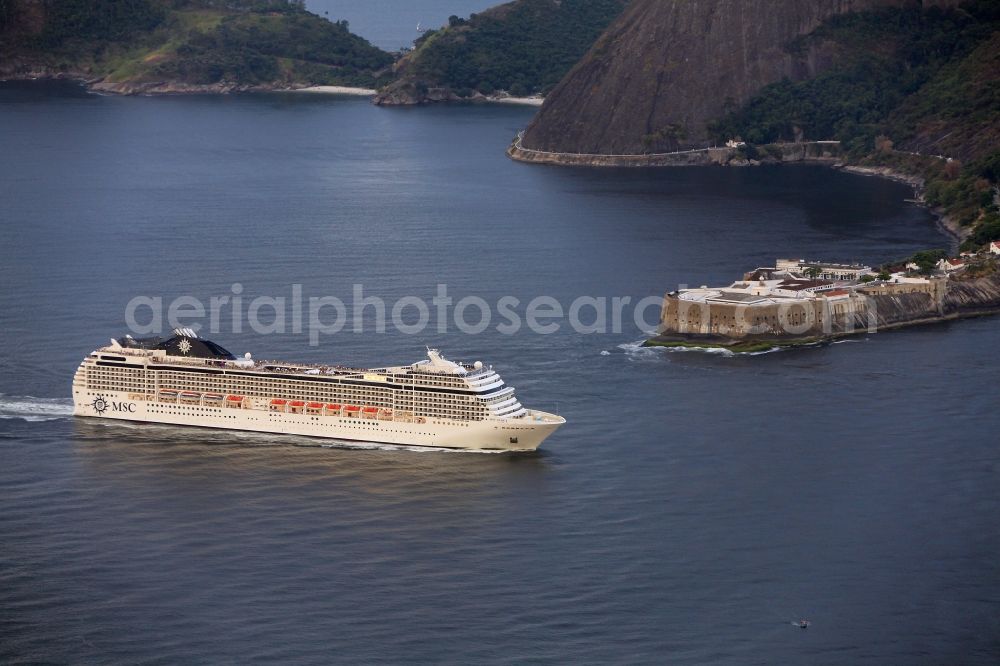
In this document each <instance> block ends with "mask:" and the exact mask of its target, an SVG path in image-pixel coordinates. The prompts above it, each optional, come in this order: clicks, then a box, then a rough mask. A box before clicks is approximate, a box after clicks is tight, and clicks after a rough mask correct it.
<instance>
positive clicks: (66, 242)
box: [0, 83, 1000, 665]
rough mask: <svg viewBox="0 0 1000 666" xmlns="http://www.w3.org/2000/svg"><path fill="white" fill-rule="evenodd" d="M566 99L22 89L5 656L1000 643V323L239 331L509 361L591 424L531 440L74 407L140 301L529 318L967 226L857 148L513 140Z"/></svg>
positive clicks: (8, 178) (991, 651) (2, 499)
mask: <svg viewBox="0 0 1000 666" xmlns="http://www.w3.org/2000/svg"><path fill="white" fill-rule="evenodd" d="M531 113H532V110H531V109H524V108H512V107H505V106H485V105H484V106H438V107H429V108H422V109H385V108H376V107H373V106H371V105H370V104H369V103H368V102H367V101H365V100H363V99H357V98H348V97H327V96H314V95H297V94H294V93H289V94H260V95H233V96H214V97H213V96H192V97H167V98H148V97H103V96H95V95H88V94H86V93H84V92H82V91H81V90H79V89H78V88H76V87H75V86H72V85H69V84H41V83H35V84H26V83H20V84H4V85H3V86H2V87H0V285H2V289H0V324H2V326H0V417H2V418H0V661H2V662H4V663H29V662H30V663H38V662H44V663H122V664H137V663H211V664H218V663H248V662H266V661H280V662H283V663H350V664H358V663H397V662H407V663H428V662H434V663H457V664H469V663H580V664H582V663H630V664H662V663H670V664H704V663H717V664H845V663H852V664H858V663H860V664H879V665H882V664H995V663H997V661H998V659H1000V559H998V557H997V553H998V552H1000V530H998V525H1000V522H998V516H1000V452H998V444H997V441H998V437H997V433H998V432H1000V410H998V405H997V401H998V392H997V376H998V370H1000V359H998V356H997V350H998V349H1000V319H997V318H984V319H977V320H968V321H963V322H955V323H950V324H942V325H935V326H927V327H923V328H914V329H911V330H904V331H898V332H892V333H880V334H875V335H869V336H865V337H861V338H858V339H856V340H853V341H850V342H844V343H840V344H834V345H825V346H818V347H814V348H807V349H797V350H793V351H783V352H777V353H768V354H762V355H755V356H747V355H739V356H730V355H719V354H706V353H701V352H667V351H655V350H643V349H641V348H639V347H638V344H637V343H638V342H639V341H640V340H642V338H643V330H642V326H641V325H636V323H635V322H634V321H633V320H632V318H631V316H630V315H629V316H626V318H625V321H624V322H623V325H622V329H621V331H620V332H618V333H614V332H609V333H594V334H583V333H580V332H577V331H575V330H573V329H572V327H571V326H570V325H569V324H568V323H567V322H566V321H564V320H558V319H557V320H555V321H557V322H559V321H561V326H560V327H559V329H558V330H557V331H556V332H554V333H551V334H547V335H543V334H539V333H535V332H532V331H531V330H528V329H527V328H523V329H522V330H521V331H519V332H517V333H514V334H504V333H501V332H500V331H498V330H496V326H495V325H491V326H490V327H489V328H487V330H485V331H483V332H481V333H479V334H477V335H471V334H466V333H462V332H461V331H459V330H457V329H456V327H455V326H454V325H450V324H449V325H447V326H446V327H445V331H444V332H439V331H437V330H436V329H433V330H428V331H424V332H422V333H419V334H413V335H408V334H404V333H403V332H400V331H399V330H397V328H396V327H393V326H388V327H387V330H386V332H385V333H378V332H376V331H375V330H372V328H371V326H369V324H371V322H369V321H367V320H366V321H363V322H362V323H363V324H365V329H366V330H365V331H364V332H362V333H354V332H353V330H352V329H351V327H348V328H347V329H346V330H344V331H343V332H341V333H338V334H333V335H323V336H321V338H320V340H319V344H318V345H317V346H311V345H310V344H309V337H308V332H307V331H306V330H302V331H301V332H298V331H294V330H293V328H292V327H291V326H289V327H288V328H286V331H285V332H284V333H274V334H270V335H265V334H258V333H254V332H253V331H251V330H249V328H247V327H244V329H243V330H242V332H235V331H234V330H233V329H232V327H231V326H229V325H228V320H227V318H226V317H225V316H224V317H223V324H225V325H222V326H221V330H220V331H219V333H218V334H215V335H211V336H209V337H212V338H213V339H215V340H216V341H217V342H219V343H221V344H222V345H223V346H225V347H227V348H230V349H231V350H232V351H234V352H236V353H240V354H242V353H243V352H245V351H251V352H253V353H254V355H255V356H256V357H258V358H284V359H291V360H303V361H320V360H324V361H328V362H334V363H344V364H351V365H353V364H360V365H384V364H395V363H408V362H412V361H415V360H418V359H419V358H421V356H422V354H423V351H424V345H425V344H427V345H435V346H440V347H441V348H442V349H443V350H444V352H445V353H446V354H447V355H449V356H450V357H452V358H457V359H462V360H466V361H471V360H475V359H483V360H484V361H486V362H488V363H492V364H494V365H495V366H496V368H497V369H498V370H499V371H500V372H501V373H502V375H503V376H504V378H505V379H506V380H507V381H508V382H509V383H510V384H512V385H514V386H516V387H517V388H518V394H519V397H520V399H521V400H522V402H524V403H525V404H526V405H528V406H530V407H537V408H540V409H550V410H554V411H558V412H559V413H561V414H562V415H564V416H565V417H566V418H567V420H568V423H567V425H566V426H564V427H563V428H562V429H561V430H560V431H558V432H557V433H556V434H555V435H554V436H553V437H551V438H550V439H549V440H548V441H547V442H546V443H545V445H544V446H543V448H542V450H541V451H540V452H539V453H537V454H534V455H496V454H478V453H445V452H436V451H416V450H407V449H387V448H386V447H377V446H367V445H354V446H343V445H339V444H336V443H333V444H330V443H328V444H327V445H326V446H320V444H322V443H323V442H320V441H317V440H305V439H296V438H281V437H272V436H262V435H250V434H229V433H224V432H212V431H203V430H195V429H183V428H174V427H165V426H138V425H115V424H112V423H108V422H102V421H99V420H96V419H74V418H72V417H71V416H69V412H70V403H69V392H70V381H71V377H72V374H73V372H74V370H75V368H76V366H77V365H78V363H79V362H80V360H81V359H82V358H83V357H84V356H85V355H86V354H87V353H89V352H90V351H92V350H93V349H94V348H95V347H97V346H99V345H101V344H103V343H105V342H106V341H107V339H108V338H109V337H111V336H120V335H122V334H124V333H126V332H128V329H127V328H126V321H125V310H126V306H127V304H128V303H129V301H130V299H133V298H135V297H137V296H145V297H149V298H154V297H160V298H162V299H163V302H164V303H167V302H169V301H171V299H174V298H176V297H179V296H190V297H192V298H196V299H199V300H201V301H204V302H206V303H207V302H208V299H210V298H211V297H212V296H219V295H227V294H229V295H231V294H233V291H234V287H233V285H234V284H236V283H239V284H240V285H241V287H242V295H243V296H244V298H245V300H247V301H249V299H250V298H254V297H256V296H261V295H265V296H272V297H280V296H286V297H288V298H289V299H291V294H292V289H293V285H295V284H298V285H301V289H302V292H303V294H304V295H305V297H307V298H308V297H310V296H324V295H333V296H336V297H340V298H342V299H344V300H345V301H346V302H348V303H350V302H351V297H352V292H353V289H354V285H355V284H359V285H362V287H363V290H364V291H363V293H364V295H365V296H369V295H372V296H378V297H380V298H383V299H385V300H386V302H387V303H389V304H392V303H395V302H397V301H398V300H399V299H401V298H404V297H407V296H411V297H417V298H421V299H430V298H431V297H433V296H434V294H435V292H436V289H437V288H438V287H437V286H438V285H439V284H444V285H447V289H448V293H449V295H451V296H452V297H453V298H454V299H455V300H456V301H457V300H458V299H461V298H463V297H466V296H478V297H480V298H482V299H483V300H484V301H486V302H487V303H489V304H493V303H496V302H497V301H498V299H500V298H501V297H503V296H514V297H516V298H518V299H519V301H520V302H521V304H522V310H523V305H524V304H525V303H527V302H528V301H530V300H531V299H533V298H535V297H538V296H551V297H552V298H553V299H555V300H556V301H557V302H558V303H560V304H563V305H568V304H569V303H571V302H572V301H573V300H574V299H576V298H578V297H581V296H590V297H593V298H601V297H606V298H608V299H610V298H613V297H629V298H631V299H633V302H637V301H639V300H640V299H642V298H644V297H647V296H659V295H662V293H663V292H665V291H667V290H670V289H674V288H676V287H677V286H678V285H679V284H691V285H695V284H706V283H718V282H725V281H729V280H731V279H734V278H736V277H738V276H739V274H741V273H742V271H743V270H745V269H748V268H752V267H754V266H756V265H764V264H767V263H770V262H773V260H774V258H775V257H776V256H784V255H788V256H803V257H819V258H826V259H830V260H860V261H868V262H879V261H881V260H883V259H886V258H897V257H903V256H906V255H908V254H909V253H912V252H913V251H915V250H917V249H921V248H926V247H935V246H939V247H940V246H946V245H947V239H946V238H944V237H943V236H941V235H940V233H939V232H938V231H937V229H936V228H935V225H934V222H933V220H932V219H931V217H930V216H929V215H928V213H927V212H926V211H924V210H922V209H921V208H919V207H916V206H914V205H912V204H908V203H906V202H905V201H904V199H906V198H907V197H909V196H911V192H910V191H909V190H908V189H907V188H905V187H903V186H901V185H898V184H895V183H891V182H887V181H883V180H879V179H872V178H863V177H858V176H852V175H848V174H843V173H839V172H836V171H834V170H830V169H826V168H821V167H804V166H800V167H777V168H757V169H721V168H703V169H679V170H585V169H584V170H576V169H561V168H550V167H538V166H533V165H524V164H519V163H515V162H512V161H509V160H508V159H506V158H505V157H504V154H503V151H504V149H505V147H506V146H507V144H508V142H509V141H510V139H511V137H512V136H513V135H514V134H515V132H516V131H517V130H518V129H520V128H522V127H523V126H524V125H525V124H526V123H527V121H528V120H529V118H530V116H531ZM372 310H374V308H372ZM626 312H628V310H626ZM654 315H655V311H651V312H650V318H655V317H654ZM582 318H583V319H585V320H588V321H589V320H590V317H586V316H583V317H582ZM368 319H371V317H368ZM468 319H470V320H473V321H474V320H475V319H476V318H475V316H469V317H468ZM446 323H447V322H446ZM799 619H808V620H810V621H811V623H812V624H811V626H810V627H809V628H808V629H806V630H802V629H799V628H796V627H795V626H793V625H792V622H793V621H796V620H799Z"/></svg>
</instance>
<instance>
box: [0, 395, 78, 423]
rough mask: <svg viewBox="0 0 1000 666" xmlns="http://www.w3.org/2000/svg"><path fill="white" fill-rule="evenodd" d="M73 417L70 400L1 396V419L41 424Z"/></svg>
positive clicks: (29, 396)
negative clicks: (41, 422)
mask: <svg viewBox="0 0 1000 666" xmlns="http://www.w3.org/2000/svg"><path fill="white" fill-rule="evenodd" d="M72 415H73V401H72V400H70V399H69V398H37V397H35V396H31V395H24V396H18V395H3V394H0V419H21V420H22V421H30V422H40V421H55V420H58V419H65V418H67V417H70V416H72Z"/></svg>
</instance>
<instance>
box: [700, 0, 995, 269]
mask: <svg viewBox="0 0 1000 666" xmlns="http://www.w3.org/2000/svg"><path fill="white" fill-rule="evenodd" d="M787 49H788V50H789V51H790V52H791V53H793V54H797V55H800V56H802V57H805V56H806V55H807V54H809V53H813V52H819V51H821V50H822V51H823V52H826V53H830V52H831V50H832V52H833V53H835V54H836V55H837V58H836V61H837V63H838V64H836V65H835V66H834V67H832V68H830V69H828V70H826V71H824V72H822V73H820V74H819V75H818V76H816V77H814V78H812V79H807V80H804V81H798V82H794V81H791V80H787V79H786V80H784V81H780V82H778V83H775V84H772V85H770V86H767V87H765V88H764V89H763V90H762V91H761V92H760V94H758V95H757V96H755V97H754V98H753V99H751V100H750V101H749V102H748V103H747V104H746V105H744V106H743V107H742V108H738V109H733V108H731V110H730V112H729V113H728V114H727V115H726V116H725V117H723V118H722V119H720V120H719V121H717V122H715V123H713V124H712V125H711V126H710V128H709V129H710V132H711V133H712V134H713V135H714V138H715V139H716V140H717V141H720V142H721V141H724V140H726V139H728V138H732V137H737V136H739V137H742V138H743V139H744V140H746V141H747V142H749V143H751V144H761V143H771V142H778V141H794V140H802V139H806V140H823V139H837V140H840V141H841V142H842V143H843V146H844V148H845V150H846V151H847V154H848V156H849V158H850V159H851V161H853V162H855V163H858V164H862V165H868V166H885V167H889V168H891V169H894V170H896V171H900V172H903V173H908V174H913V175H918V176H920V177H921V178H922V179H923V180H924V182H925V184H926V191H925V198H926V201H927V203H928V204H930V205H931V206H934V207H938V208H940V209H941V210H942V211H943V212H944V213H945V214H946V215H947V216H948V217H949V218H951V219H953V220H955V221H956V222H958V223H959V224H960V225H962V226H964V227H967V228H968V229H969V234H970V235H969V238H968V240H967V241H966V242H965V244H964V246H963V248H964V249H972V248H974V247H979V246H981V245H983V244H984V243H986V242H988V241H990V240H994V239H997V238H1000V213H998V211H997V207H996V205H995V196H996V191H997V185H998V183H1000V149H998V146H1000V3H997V2H995V1H991V0H975V1H973V2H967V3H965V4H963V5H962V6H961V7H960V8H957V9H952V10H942V9H940V8H937V7H934V8H931V9H928V10H926V11H923V10H921V9H920V8H919V7H918V6H912V7H909V8H906V9H886V10H881V11H873V12H864V13H850V14H844V15H840V16H837V17H834V18H832V19H830V20H828V21H826V22H825V23H824V24H823V25H821V26H820V27H819V28H818V29H817V30H816V31H814V32H813V33H812V34H810V35H807V36H805V37H802V38H800V39H797V40H795V42H793V43H792V44H790V45H788V46H787ZM942 155H943V156H946V157H947V158H951V159H946V158H944V157H940V156H942Z"/></svg>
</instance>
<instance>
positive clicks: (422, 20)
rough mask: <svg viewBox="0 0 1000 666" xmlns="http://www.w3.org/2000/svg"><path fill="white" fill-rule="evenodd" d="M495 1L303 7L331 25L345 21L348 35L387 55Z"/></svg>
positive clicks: (354, 1) (333, 2) (360, 0)
mask: <svg viewBox="0 0 1000 666" xmlns="http://www.w3.org/2000/svg"><path fill="white" fill-rule="evenodd" d="M497 4H498V2H497V0H418V1H416V2H414V0H306V7H307V8H308V9H309V11H311V12H313V13H314V14H319V15H320V16H323V17H325V18H328V19H330V20H331V21H347V22H348V23H349V24H350V27H351V32H353V33H355V34H358V35H361V36H362V37H364V38H365V39H367V40H368V41H369V42H371V43H372V44H374V45H375V46H378V47H379V48H382V49H385V50H387V51H398V50H399V49H400V48H402V47H409V46H413V40H415V39H416V38H417V37H419V36H420V33H419V32H418V31H417V26H418V25H419V26H420V27H421V29H424V30H427V29H431V30H433V29H436V28H439V27H441V26H443V25H447V24H448V17H449V16H453V15H454V16H460V17H462V18H468V17H469V14H470V13H474V12H481V11H483V10H484V9H487V8H489V7H493V6H495V5H497Z"/></svg>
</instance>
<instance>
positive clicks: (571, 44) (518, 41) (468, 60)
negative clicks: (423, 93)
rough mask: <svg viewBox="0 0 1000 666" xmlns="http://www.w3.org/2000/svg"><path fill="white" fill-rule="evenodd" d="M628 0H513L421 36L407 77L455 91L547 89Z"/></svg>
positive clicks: (406, 70)
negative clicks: (513, 0)
mask: <svg viewBox="0 0 1000 666" xmlns="http://www.w3.org/2000/svg"><path fill="white" fill-rule="evenodd" d="M625 4H626V1H625V0H561V1H556V0H516V1H515V2H510V3H508V4H505V5H500V6H499V7H495V8H493V9H490V10H488V11H486V12H483V13H482V14H473V15H472V16H470V17H469V19H468V20H465V19H460V18H458V17H456V16H453V17H451V19H450V21H449V25H448V26H447V27H444V28H442V29H440V30H437V31H432V32H427V33H425V34H424V35H423V36H422V37H421V39H419V40H418V41H417V43H416V44H415V49H414V51H413V52H412V53H411V54H409V55H408V56H407V57H406V58H405V59H404V61H403V62H402V70H403V71H404V74H405V77H406V78H407V79H410V80H412V81H415V82H419V84H422V85H424V86H431V87H445V88H450V89H451V90H453V91H455V92H456V93H458V94H459V95H460V96H469V95H471V94H472V92H473V91H474V90H478V91H479V92H481V93H483V94H489V93H492V92H494V91H495V90H506V91H508V92H510V93H511V94H513V95H527V94H531V93H544V92H547V91H548V90H549V89H551V88H552V87H553V86H555V84H556V83H558V82H559V80H560V79H561V78H562V77H563V76H564V75H565V74H566V72H568V71H569V70H570V68H571V67H572V66H573V65H574V64H576V62H577V61H578V60H579V59H580V58H581V57H582V56H583V55H584V54H585V53H586V52H587V50H588V49H589V48H590V47H591V45H592V44H593V43H594V42H595V41H596V40H597V38H598V37H599V36H600V34H601V33H602V32H603V31H604V29H605V28H606V27H607V26H608V25H609V24H610V23H611V21H612V20H613V19H614V18H615V17H616V16H618V14H619V13H620V12H621V10H622V8H623V7H624V6H625Z"/></svg>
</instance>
